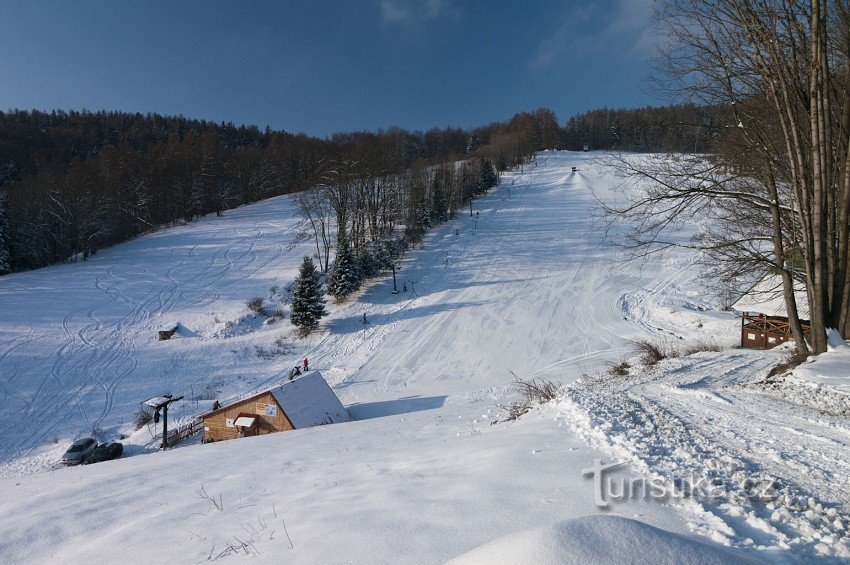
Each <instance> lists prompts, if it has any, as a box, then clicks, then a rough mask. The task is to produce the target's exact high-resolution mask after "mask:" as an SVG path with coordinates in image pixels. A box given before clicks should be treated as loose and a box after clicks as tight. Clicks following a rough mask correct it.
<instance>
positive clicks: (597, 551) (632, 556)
mask: <svg viewBox="0 0 850 565" xmlns="http://www.w3.org/2000/svg"><path fill="white" fill-rule="evenodd" d="M636 561H640V562H642V563H654V564H657V565H660V564H663V563H679V564H684V563H702V564H710V563H761V561H760V560H757V559H755V558H753V557H750V556H748V555H746V554H743V553H741V552H739V551H735V550H732V549H729V548H726V547H723V546H720V545H715V544H711V545H709V543H704V542H701V541H698V540H696V539H693V538H690V537H686V536H682V535H678V534H674V533H672V532H668V531H666V530H662V529H660V528H656V527H653V526H650V525H648V524H644V523H643V522H639V521H637V520H631V519H629V518H623V517H620V516H609V515H601V516H585V517H583V518H575V519H573V520H565V521H563V522H558V523H557V524H554V525H552V526H547V527H543V528H537V529H532V530H526V531H522V532H517V533H514V534H510V535H507V536H504V537H502V538H499V539H497V540H495V541H492V542H490V543H488V544H486V545H483V546H481V547H478V548H476V549H473V550H472V551H469V552H467V553H464V554H463V555H461V556H459V557H457V558H455V559H453V560H451V561H449V563H451V564H453V565H473V564H478V563H481V564H487V565H498V564H501V563H505V564H522V563H534V564H535V565H549V564H551V565H556V564H561V563H634V562H636Z"/></svg>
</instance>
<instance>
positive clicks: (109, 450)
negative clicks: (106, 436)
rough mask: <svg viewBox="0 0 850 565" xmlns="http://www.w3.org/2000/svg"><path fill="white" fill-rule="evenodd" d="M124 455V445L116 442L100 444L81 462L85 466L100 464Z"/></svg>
mask: <svg viewBox="0 0 850 565" xmlns="http://www.w3.org/2000/svg"><path fill="white" fill-rule="evenodd" d="M122 453H124V445H122V444H120V443H118V442H117V441H111V442H109V443H101V444H100V445H98V446H97V447H96V448H94V449H93V450H92V452H91V453H90V454H89V455H87V456H86V458H85V460H84V461H83V462H84V463H86V464H89V463H100V462H101V461H109V460H110V459H118V458H119V457H121V454H122Z"/></svg>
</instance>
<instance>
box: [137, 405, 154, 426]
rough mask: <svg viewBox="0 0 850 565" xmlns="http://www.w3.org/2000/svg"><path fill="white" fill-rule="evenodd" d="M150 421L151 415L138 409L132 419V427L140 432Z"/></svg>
mask: <svg viewBox="0 0 850 565" xmlns="http://www.w3.org/2000/svg"><path fill="white" fill-rule="evenodd" d="M151 420H153V414H151V413H150V412H148V411H147V410H144V409H141V408H140V409H139V411H138V412H136V415H135V416H134V417H133V425H135V426H136V429H137V430H140V429H142V427H144V426H147V425H148V423H149V422H150V421H151Z"/></svg>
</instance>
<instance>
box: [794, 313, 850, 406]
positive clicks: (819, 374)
mask: <svg viewBox="0 0 850 565" xmlns="http://www.w3.org/2000/svg"><path fill="white" fill-rule="evenodd" d="M828 338H829V345H828V349H829V350H828V351H827V352H826V353H823V354H822V355H818V356H817V358H811V359H810V362H808V363H804V364H803V365H800V366H799V367H797V368H796V369H794V371H793V373H792V377H791V378H792V380H794V381H800V382H806V383H812V384H814V385H816V386H821V387H827V388H826V389H825V390H824V391H823V394H824V395H827V394H832V395H834V394H835V392H833V391H839V392H841V393H843V395H842V396H844V395H846V396H847V397H848V398H850V344H848V343H847V342H846V341H844V340H842V339H841V336H839V335H838V333H837V332H835V331H834V330H830V331H829V334H828Z"/></svg>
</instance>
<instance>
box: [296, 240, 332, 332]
mask: <svg viewBox="0 0 850 565" xmlns="http://www.w3.org/2000/svg"><path fill="white" fill-rule="evenodd" d="M320 286H321V285H320V283H319V272H318V271H317V270H316V265H315V264H314V263H313V260H312V259H311V258H310V257H304V262H303V263H301V270H300V271H299V273H298V278H297V279H296V281H295V290H294V291H293V293H292V314H291V315H290V316H289V320H290V321H291V322H292V324H293V325H295V326H297V327H298V328H299V329H300V330H301V333H302V334H303V335H307V334H308V333H310V332H311V331H313V330H314V329H316V327H318V325H319V320H320V319H321V318H322V316H324V315H325V301H324V299H323V298H322V294H321V287H320Z"/></svg>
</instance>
